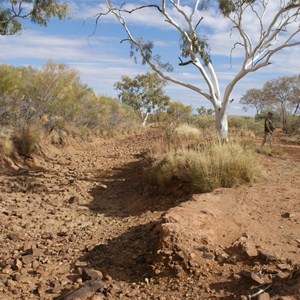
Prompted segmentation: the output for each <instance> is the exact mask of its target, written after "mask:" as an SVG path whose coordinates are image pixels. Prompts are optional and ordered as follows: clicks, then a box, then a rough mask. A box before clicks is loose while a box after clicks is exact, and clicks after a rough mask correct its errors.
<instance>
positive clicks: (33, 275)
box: [0, 129, 300, 300]
mask: <svg viewBox="0 0 300 300" xmlns="http://www.w3.org/2000/svg"><path fill="white" fill-rule="evenodd" d="M159 134H160V132H159V130H154V129H152V130H151V131H150V132H148V133H144V134H141V135H139V136H131V137H122V138H117V139H110V140H106V141H105V140H99V141H96V142H94V143H92V144H90V145H80V146H78V148H74V147H71V146H70V147H68V148H65V149H55V148H49V149H48V151H47V155H46V156H45V157H43V158H42V157H40V158H36V159H35V165H36V166H35V167H34V168H31V169H25V170H24V169H20V170H16V171H10V172H3V173H1V174H0V183H1V185H0V240H1V245H0V295H1V297H0V299H4V300H6V299H24V300H25V299H26V300H27V299H45V300H46V299H68V300H70V299H73V300H74V299H94V300H97V299H157V300H163V299H166V300H169V299H170V300H172V299H174V300H175V299H191V300H192V299H241V296H242V295H248V294H249V293H250V292H253V291H254V290H255V288H257V289H258V288H259V287H264V286H265V284H268V283H272V284H273V286H272V290H268V292H269V293H270V295H271V297H273V298H272V299H300V296H299V288H300V283H299V280H298V279H297V278H298V277H297V276H298V275H297V272H296V271H297V266H298V264H300V254H299V253H300V248H299V246H300V208H299V206H300V204H299V199H300V174H299V170H300V168H299V166H300V164H299V160H298V158H299V157H298V154H297V151H296V150H295V149H296V148H297V147H295V148H292V149H291V150H290V151H292V152H293V156H291V157H290V158H291V159H290V158H286V159H280V158H272V157H263V156H260V157H258V159H260V160H261V162H262V164H263V165H264V169H265V172H266V176H265V179H264V180H263V182H260V183H257V184H254V185H251V186H243V187H236V188H234V189H230V190H223V189H222V190H217V191H215V192H214V193H212V194H211V195H206V196H205V195H200V196H198V195H196V196H192V195H190V196H189V197H182V198H180V197H174V196H170V195H158V194H157V193H155V191H154V190H151V189H150V188H149V187H148V186H147V184H146V183H145V180H144V169H145V167H147V159H146V158H145V153H146V152H147V151H149V149H151V147H153V145H154V144H155V143H156V142H157V141H158V139H159ZM298 150H299V149H298ZM203 197H204V198H203ZM205 197H206V198H205ZM203 199H204V200H205V201H209V203H210V204H208V205H205V201H204V202H203ZM224 201H227V203H228V205H225V203H226V202H224ZM193 212H194V214H193ZM176 218H178V220H176ZM183 220H184V221H185V222H186V223H184V222H182V221H183ZM174 224H175V225H176V226H174ZM186 224H189V225H190V226H186ZM193 224H194V226H192V225H193ZM168 230H171V231H172V233H170V234H169V233H168V237H167V238H165V236H164V235H166V232H168ZM197 239H198V240H197ZM246 242H247V243H248V245H253V246H254V248H255V249H258V250H259V249H264V250H265V249H267V250H268V251H269V258H268V259H267V261H264V262H263V261H261V260H260V259H259V258H258V256H259V253H258V254H257V255H256V256H255V253H254V254H253V253H252V254H253V255H254V256H253V257H252V258H251V259H250V258H249V257H246V258H245V257H244V256H245V255H246V256H247V255H248V254H247V250H245V249H244V248H245V247H246V246H245V245H246V244H247V243H246ZM235 245H236V247H235ZM249 247H250V246H249ZM270 253H271V254H270ZM274 253H275V254H276V255H277V257H276V259H275V258H274V260H273V262H271V261H268V260H271V259H270V257H271V255H273V254H274ZM222 255H223V256H222ZM248 256H249V255H248ZM255 257H256V258H257V259H256V258H255ZM254 258H255V259H254ZM280 268H281V269H282V270H281V269H280ZM89 270H92V271H93V272H94V273H90V274H88V271H89ZM242 271H244V273H246V272H249V273H250V274H251V272H259V271H262V272H263V273H264V274H263V277H262V280H264V281H265V282H264V283H263V284H258V283H257V281H253V280H252V279H251V278H250V279H249V278H247V276H246V277H245V278H244V277H243V275H241V274H242V273H243V272H242ZM292 271H295V275H293V274H294V273H292ZM268 272H269V273H268ZM274 274H275V275H276V276H277V277H276V278H281V277H282V278H283V279H286V278H287V276H290V281H289V282H288V283H289V284H290V285H289V286H288V287H289V288H287V289H285V290H284V289H283V288H282V289H281V290H282V291H283V290H284V292H282V293H281V294H280V290H279V289H278V284H277V285H276V284H275V283H273V282H275V281H274V278H275V277H274V276H275V275H274ZM273 275H274V276H273ZM272 276H273V277H272ZM280 276H281V277H280ZM293 276H294V277H293ZM299 279H300V276H299ZM278 282H279V281H278ZM74 291H75V292H74ZM272 291H273V292H272ZM76 293H77V294H76ZM272 293H273V294H272ZM298 296H299V297H298Z"/></svg>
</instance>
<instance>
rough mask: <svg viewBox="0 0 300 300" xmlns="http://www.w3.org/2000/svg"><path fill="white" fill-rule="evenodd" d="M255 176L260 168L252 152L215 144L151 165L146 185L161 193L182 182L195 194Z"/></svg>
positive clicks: (171, 155)
mask: <svg viewBox="0 0 300 300" xmlns="http://www.w3.org/2000/svg"><path fill="white" fill-rule="evenodd" d="M259 175H260V168H259V166H258V164H257V162H256V159H255V157H254V153H253V152H251V151H249V150H246V149H244V148H243V147H242V146H241V145H240V144H238V143H224V144H221V143H218V142H215V143H213V144H211V145H209V144H204V145H200V146H199V147H198V149H197V150H186V149H185V150H179V151H171V152H169V153H166V154H165V156H164V157H163V158H162V159H160V160H158V161H155V162H154V164H153V166H152V168H151V170H150V172H149V178H150V182H152V183H153V184H156V185H158V186H159V187H160V188H161V189H162V190H168V189H169V188H170V187H172V185H173V183H176V184H178V181H182V182H186V183H189V184H191V186H192V190H193V191H194V192H197V193H204V192H210V191H212V190H214V189H216V188H220V187H226V188H228V187H233V186H235V185H238V184H242V183H246V182H252V181H255V180H256V179H257V178H258V177H259Z"/></svg>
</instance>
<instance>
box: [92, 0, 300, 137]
mask: <svg viewBox="0 0 300 300" xmlns="http://www.w3.org/2000/svg"><path fill="white" fill-rule="evenodd" d="M105 2H106V7H107V11H106V12H104V13H103V12H102V13H99V15H98V16H97V22H98V21H99V18H100V17H102V16H106V15H110V14H112V15H114V16H115V17H116V19H117V20H118V21H119V22H120V24H121V26H122V27H123V28H124V30H125V32H126V35H127V37H126V39H125V40H127V41H129V42H130V44H131V54H133V53H135V52H138V53H139V54H140V55H141V58H142V62H143V64H148V65H149V66H150V67H151V68H152V70H153V71H155V72H157V73H158V74H159V75H160V76H161V77H162V78H164V79H166V80H168V81H171V82H173V83H175V84H179V85H181V86H184V87H186V88H188V89H191V90H193V91H195V92H197V93H199V94H200V95H201V96H203V97H205V98H206V99H207V100H208V101H210V102H211V103H212V105H213V107H214V110H215V126H216V130H217V132H218V133H219V135H220V137H221V139H227V138H228V122H227V118H228V108H229V104H230V102H231V101H230V99H231V93H232V91H233V89H234V87H235V86H236V84H237V83H238V82H239V81H240V80H241V79H242V78H243V77H245V76H246V75H247V74H248V73H250V72H255V71H257V70H259V69H261V68H264V67H266V66H268V65H269V64H270V59H271V57H272V56H273V55H274V54H275V53H277V52H279V51H281V50H283V49H285V48H288V47H292V46H296V45H299V44H300V39H299V31H300V28H299V14H300V0H218V1H210V0H202V1H201V0H194V1H193V0H189V1H188V0H182V1H180V0H176V1H175V0H161V1H159V0H153V1H150V0H149V1H132V2H131V3H129V2H126V3H125V2H124V3H123V4H122V5H117V3H120V1H117V0H116V1H111V0H105ZM114 2H115V3H114ZM148 9H153V10H155V11H156V12H158V13H159V15H160V16H161V17H162V18H163V19H164V21H165V24H166V25H165V26H171V27H172V28H174V29H175V30H177V31H178V32H179V34H180V37H181V41H180V42H179V43H178V47H179V49H180V52H181V58H179V60H180V62H179V65H180V66H187V65H193V66H194V67H195V68H196V69H197V70H198V71H199V74H200V76H201V77H202V80H201V81H202V82H203V79H204V81H205V83H206V88H204V89H203V88H200V87H199V86H197V85H192V84H190V83H188V82H184V81H181V80H179V79H177V78H176V77H174V76H172V75H171V73H169V72H167V71H170V70H171V66H170V64H168V63H163V62H162V61H161V57H160V56H159V55H154V54H153V45H154V43H153V42H152V41H150V42H144V39H143V38H142V37H135V36H134V35H133V31H132V30H131V28H130V26H129V23H128V22H127V21H126V17H127V16H128V15H129V14H130V15H133V14H137V13H141V11H144V10H148ZM211 9H212V10H215V11H217V12H218V13H219V17H220V18H221V17H224V18H226V19H227V20H228V21H229V22H231V25H232V26H231V27H232V37H234V38H236V40H235V41H233V42H232V40H231V42H232V50H234V49H235V48H237V47H238V46H239V47H241V48H242V50H243V53H244V54H243V61H242V62H241V64H240V68H239V70H238V71H237V73H236V74H235V75H234V77H233V79H232V80H231V82H229V83H228V85H227V86H226V87H225V89H224V92H223V93H222V92H221V90H220V83H219V78H218V77H217V75H216V72H215V68H214V66H213V60H212V57H211V55H210V51H209V49H210V48H209V44H208V39H207V38H206V36H205V35H203V34H202V33H201V34H200V33H199V32H200V30H199V29H200V27H201V26H202V27H203V26H204V25H205V15H206V13H207V12H208V10H211ZM250 15H251V26H249V24H247V20H248V21H249V16H250ZM179 20H180V21H179ZM216 22H218V20H216ZM248 29H251V30H248ZM201 32H203V30H202V31H201ZM253 32H255V34H253ZM206 34H207V35H208V34H209V33H206ZM174 55H176V51H174ZM228 55H231V54H230V53H229V54H228ZM199 82H200V81H199Z"/></svg>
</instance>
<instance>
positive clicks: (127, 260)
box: [80, 222, 159, 282]
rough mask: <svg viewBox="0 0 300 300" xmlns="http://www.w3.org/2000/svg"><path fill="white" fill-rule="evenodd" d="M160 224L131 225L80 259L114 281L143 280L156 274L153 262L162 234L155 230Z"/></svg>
mask: <svg viewBox="0 0 300 300" xmlns="http://www.w3.org/2000/svg"><path fill="white" fill-rule="evenodd" d="M157 224H158V223H157V222H150V223H147V224H143V225H139V226H134V227H131V228H130V229H129V230H128V231H126V232H125V233H123V234H122V235H120V236H118V237H116V238H114V239H112V240H110V241H108V242H107V244H101V245H96V246H95V247H94V248H93V249H91V250H90V251H89V252H87V253H86V254H85V255H84V256H83V257H81V259H80V261H83V262H86V263H87V264H88V265H87V267H88V268H92V269H95V270H99V271H101V272H102V273H103V275H104V276H105V275H109V276H111V277H112V279H114V280H119V281H126V282H139V281H144V279H145V278H150V277H153V275H154V271H153V269H152V266H151V265H153V262H154V260H155V258H156V257H157V250H158V245H159V244H158V243H159V235H158V233H157V232H156V231H155V230H154V229H155V227H156V226H157Z"/></svg>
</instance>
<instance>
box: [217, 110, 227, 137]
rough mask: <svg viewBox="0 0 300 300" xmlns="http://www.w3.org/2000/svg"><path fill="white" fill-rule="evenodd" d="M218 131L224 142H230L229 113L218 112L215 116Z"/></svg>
mask: <svg viewBox="0 0 300 300" xmlns="http://www.w3.org/2000/svg"><path fill="white" fill-rule="evenodd" d="M215 127H216V131H217V133H218V135H219V137H220V138H221V140H222V141H226V142H227V141H228V112H227V110H225V111H222V110H221V111H219V110H218V109H217V110H216V115H215Z"/></svg>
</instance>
